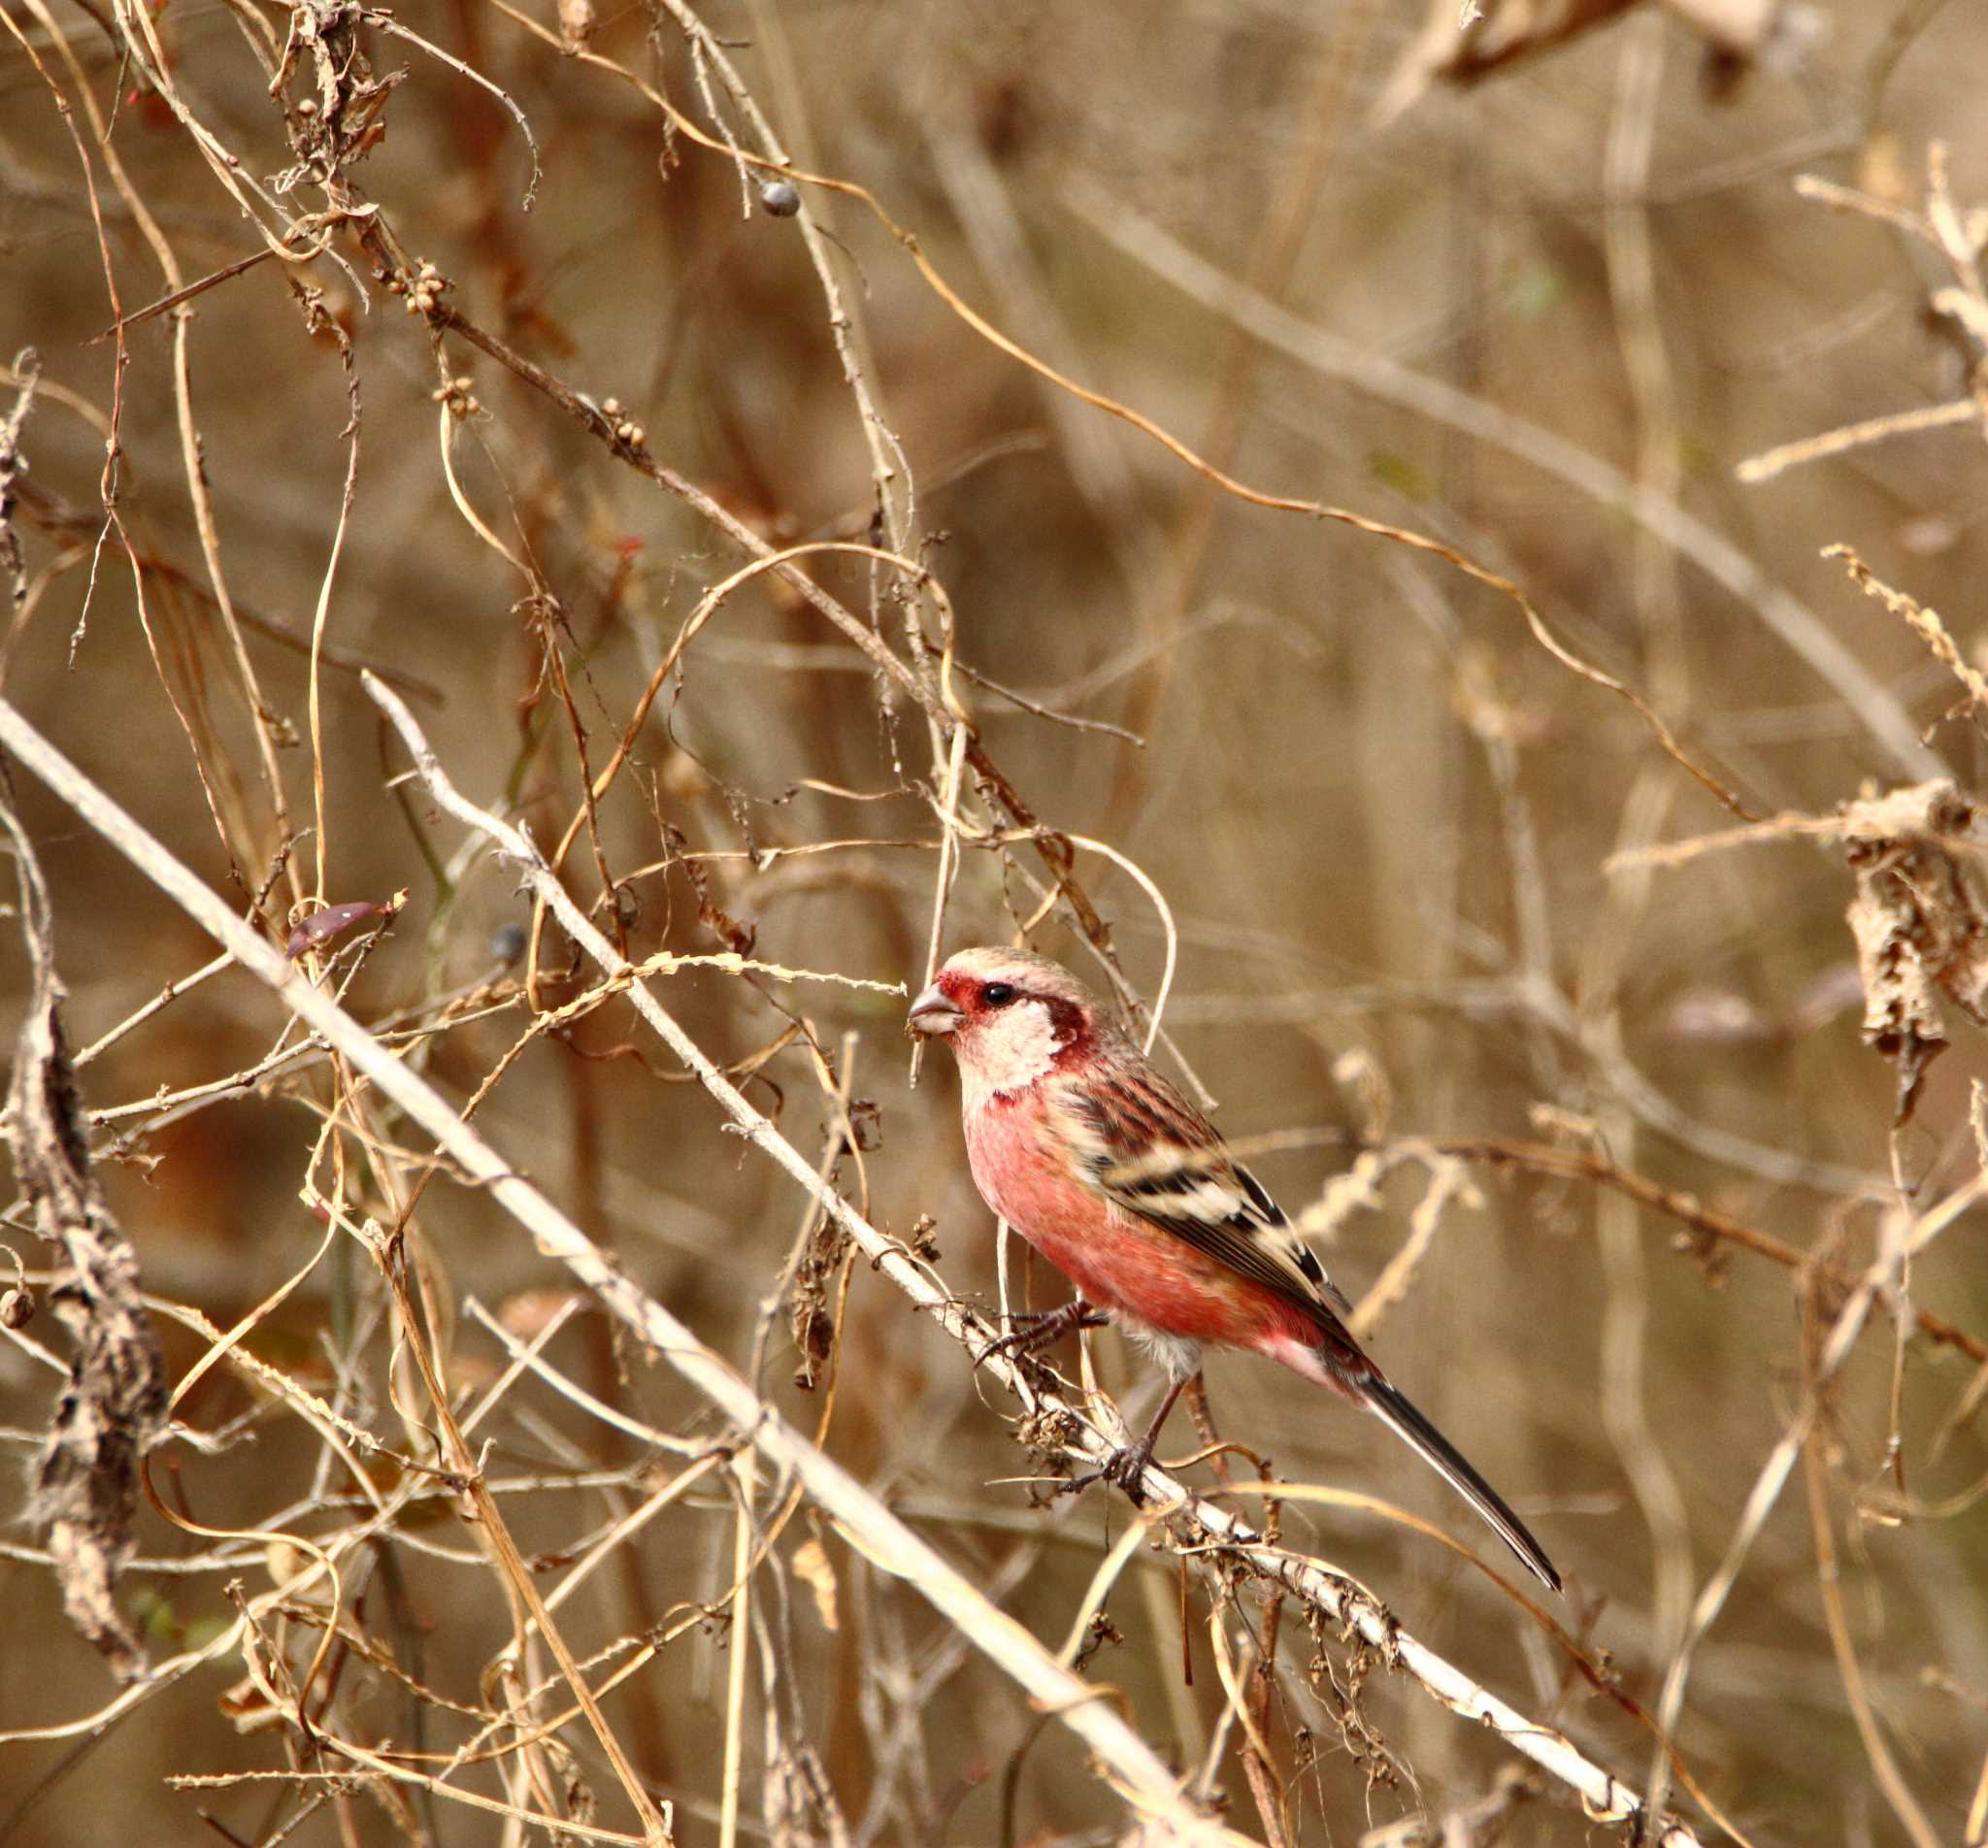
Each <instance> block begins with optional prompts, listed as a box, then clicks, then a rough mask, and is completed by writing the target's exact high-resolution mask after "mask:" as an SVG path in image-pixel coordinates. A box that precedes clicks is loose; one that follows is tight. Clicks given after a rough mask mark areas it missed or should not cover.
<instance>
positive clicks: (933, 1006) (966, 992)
mask: <svg viewBox="0 0 1988 1848" xmlns="http://www.w3.org/2000/svg"><path fill="white" fill-rule="evenodd" d="M1105 1021H1106V1016H1105V1014H1104V1012H1103V1009H1102V1007H1101V1005H1100V1003H1099V1001H1098V998H1097V997H1096V996H1095V995H1093V994H1092V993H1091V991H1090V990H1089V989H1088V988H1086V987H1085V986H1084V985H1083V983H1082V982H1080V981H1078V980H1077V977H1076V976H1075V975H1073V974H1071V973H1070V972H1069V971H1068V970H1067V969H1065V968H1064V967H1063V965H1062V964H1061V963H1053V962H1051V961H1050V960H1049V958H1048V957H1046V956H1038V955H1037V954H1036V953H1035V952H1034V951H1033V950H1026V949H963V950H960V951H958V952H957V953H956V954H954V955H953V956H951V957H949V958H947V960H946V962H945V965H944V968H943V969H941V970H940V972H939V974H938V975H937V976H936V977H935V978H934V980H933V983H932V985H931V987H929V988H928V989H926V990H925V992H924V993H923V994H922V995H920V996H919V997H918V998H917V1000H916V1001H914V1002H912V1003H911V1017H910V1019H909V1020H908V1021H907V1023H906V1024H907V1026H908V1027H909V1028H910V1030H911V1032H913V1033H928V1034H932V1035H934V1036H935V1037H942V1038H944V1040H946V1041H947V1043H948V1044H950V1045H951V1047H952V1049H953V1052H954V1053H955V1054H956V1055H957V1056H958V1059H959V1066H960V1074H961V1076H962V1077H963V1078H964V1079H965V1080H966V1083H967V1087H968V1101H969V1102H972V1100H973V1098H974V1096H975V1094H980V1095H985V1094H989V1093H1006V1092H1010V1091H1016V1090H1021V1089H1024V1088H1025V1087H1027V1086H1028V1085H1031V1084H1034V1083H1035V1082H1036V1081H1037V1080H1038V1079H1039V1078H1042V1077H1044V1075H1046V1074H1047V1073H1049V1072H1050V1071H1051V1070H1052V1069H1053V1068H1054V1067H1055V1066H1056V1065H1057V1064H1058V1063H1059V1062H1062V1061H1066V1060H1069V1059H1071V1058H1074V1057H1076V1056H1077V1055H1078V1053H1080V1052H1081V1050H1082V1049H1083V1048H1085V1047H1086V1046H1088V1045H1090V1044H1091V1043H1092V1042H1093V1041H1094V1040H1095V1039H1096V1038H1097V1035H1098V1033H1099V1031H1100V1026H1101V1023H1104V1022H1105Z"/></svg>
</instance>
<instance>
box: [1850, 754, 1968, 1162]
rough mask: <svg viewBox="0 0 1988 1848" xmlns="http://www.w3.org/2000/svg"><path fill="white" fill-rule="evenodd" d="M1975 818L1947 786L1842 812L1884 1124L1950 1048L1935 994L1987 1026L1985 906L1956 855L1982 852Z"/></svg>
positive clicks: (1928, 786) (1869, 799) (1906, 1113)
mask: <svg viewBox="0 0 1988 1848" xmlns="http://www.w3.org/2000/svg"><path fill="white" fill-rule="evenodd" d="M1980 818H1981V811H1980V809H1977V808H1976V807H1975V805H1974V804H1973V803H1972V802H1971V801H1969V800H1968V799H1967V798H1966V797H1964V796H1963V795H1962V794H1961V793H1960V791H1959V790H1958V789H1957V788H1956V787H1955V786H1954V785H1953V784H1952V783H1951V782H1946V781H1938V782H1930V783H1919V784H1916V785H1914V786H1913V787H1911V788H1909V789H1895V790H1892V791H1890V792H1889V793H1888V794H1885V795H1882V796H1876V795H1871V796H1866V797H1865V798H1864V799H1863V800H1861V801H1858V802H1854V803H1851V804H1849V805H1847V806H1846V807H1845V809H1843V821H1844V835H1845V838H1846V842H1847V846H1846V857H1847V859H1848V861H1849V865H1850V870H1851V872H1852V873H1854V874H1855V875H1856V876H1857V893H1856V896H1855V897H1854V898H1853V899H1852V900H1851V901H1850V908H1849V920H1850V933H1851V935H1852V936H1853V937H1854V938H1855V939H1856V943H1857V969H1858V973H1859V974H1860V976H1861V977H1862V979H1863V984H1864V1039H1865V1042H1866V1043H1867V1044H1868V1045H1872V1046H1874V1047H1876V1049H1877V1050H1878V1051H1879V1052H1881V1053H1882V1054H1883V1055H1884V1056H1885V1057H1886V1058H1887V1059H1889V1060H1890V1061H1891V1062H1892V1064H1893V1066H1894V1068H1895V1069H1896V1071H1897V1074H1898V1093H1897V1101H1896V1104H1895V1106H1894V1111H1893V1120H1894V1122H1896V1123H1899V1124H1903V1123H1905V1122H1906V1121H1907V1120H1908V1119H1909V1118H1910V1116H1911V1114H1912V1109H1913V1106H1915V1105H1916V1104H1917V1102H1918V1098H1919V1087H1920V1085H1921V1084H1922V1083H1923V1082H1924V1080H1925V1076H1926V1068H1927V1067H1928V1066H1930V1065H1931V1064H1932V1063H1933V1061H1934V1060H1935V1059H1937V1058H1938V1056H1939V1055H1940V1053H1941V1052H1943V1051H1945V1049H1946V1045H1947V1036H1946V1020H1945V1013H1944V1010H1943V1008H1942V1007H1941V1006H1940V998H1941V996H1944V997H1945V998H1946V999H1947V1000H1948V1001H1950V1002H1952V1003H1953V1004H1954V1005H1955V1006H1956V1007H1959V1008H1960V1009H1961V1010H1962V1012H1963V1013H1965V1014H1966V1015H1967V1016H1968V1018H1969V1019H1971V1021H1973V1022H1974V1024H1975V1025H1976V1026H1988V1011H1984V1003H1988V908H1984V906H1983V903H1982V893H1981V887H1980V881H1979V879H1978V877H1977V875H1975V873H1974V872H1973V871H1972V869H1971V867H1970V866H1969V864H1968V862H1967V860H1966V859H1965V858H1964V857H1963V855H1964V854H1965V852H1966V851H1967V849H1968V848H1969V846H1970V845H1979V844H1982V843H1983V841H1984V837H1982V836H1980V835H1978V834H1977V833H1976V829H1977V825H1978V823H1979V821H1980Z"/></svg>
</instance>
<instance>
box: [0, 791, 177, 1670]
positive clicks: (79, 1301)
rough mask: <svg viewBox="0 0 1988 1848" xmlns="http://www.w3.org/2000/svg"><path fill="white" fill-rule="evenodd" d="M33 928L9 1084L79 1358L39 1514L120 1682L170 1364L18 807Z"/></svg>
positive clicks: (17, 1147) (8, 820)
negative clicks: (68, 1006) (93, 1101)
mask: <svg viewBox="0 0 1988 1848" xmlns="http://www.w3.org/2000/svg"><path fill="white" fill-rule="evenodd" d="M0 823H4V824H5V826H6V828H7V830H8V832H9V833H11V834H12V835H13V837H14V843H15V853H16V859H17V868H18V871H19V876H20V889H21V920H22V922H21V928H22V932H23V935H24V936H25V937H26V940H27V950H28V958H29V962H30V965H31V970H32V979H31V987H30V994H29V1000H28V1006H27V1013H26V1018H25V1020H24V1021H23V1023H22V1025H21V1029H20V1038H19V1040H18V1041H17V1046H16V1051H15V1063H14V1077H13V1082H12V1084H11V1085H10V1087H9V1090H8V1111H9V1115H8V1124H7V1135H8V1139H9V1140H10V1141H11V1142H12V1144H13V1147H14V1167H15V1172H16V1173H17V1176H18V1177H19V1180H20V1185H21V1190H22V1192H23V1193H24V1194H25V1196H26V1198H27V1200H28V1203H29V1204H30V1205H32V1206H33V1208H34V1214H35V1230H36V1232H38V1233H39V1234H40V1235H41V1237H42V1238H45V1239H46V1240H48V1242H49V1243H50V1244H51V1245H53V1246H54V1247H55V1248H56V1251H57V1253H58V1254H59V1255H58V1257H57V1259H56V1262H55V1268H54V1275H53V1277H52V1278H51V1280H50V1286H49V1295H48V1301H49V1305H50V1308H52V1309H53V1310H54V1312H55V1316H56V1319H57V1320H58V1321H60V1322H61V1323H62V1325H63V1327H64V1328H66V1329H67V1330H68V1331H69V1334H70V1336H71V1337H72V1338H73V1339H74V1341H75V1344H76V1352H75V1355H74V1358H73V1359H72V1360H71V1362H70V1366H69V1380H68V1384H67V1385H66V1386H64V1388H63V1390H62V1395H61V1397H60V1398H59V1399H58V1400H57V1401H56V1403H55V1409H54V1413H53V1416H52V1417H51V1418H50V1424H49V1435H48V1436H47V1438H46V1439H45V1440H44V1442H43V1445H42V1451H41V1455H40V1456H39V1457H38V1458H37V1459H36V1460H35V1466H34V1470H33V1476H32V1480H31V1482H30V1485H29V1490H28V1498H27V1517H28V1520H29V1521H30V1523H31V1524H32V1525H34V1526H35V1527H37V1528H40V1529H45V1530H46V1531H47V1535H48V1544H49V1551H50V1554H51V1555H52V1556H53V1559H54V1562H55V1574H56V1577H57V1578H58V1579H59V1580H60V1581H61V1585H62V1604H63V1608H64V1609H65V1610H66V1611H67V1612H68V1614H69V1621H70V1622H71V1623H73V1624H74V1625H75V1626H76V1628H77V1629H78V1630H79V1631H80V1632H82V1634H83V1635H84V1636H85V1637H87V1638H88V1639H89V1641H90V1642H91V1643H92V1644H93V1645H94V1646H95V1647H96V1648H97V1649H99V1650H101V1651H102V1652H103V1654H104V1656H105V1657H106V1658H107V1659H108V1660H109V1662H110V1664H111V1667H112V1670H113V1671H114V1672H115V1673H116V1675H117V1676H118V1677H119V1679H121V1680H125V1681H130V1680H134V1679H136V1678H137V1677H138V1676H140V1675H142V1674H143V1673H144V1672H145V1668H146V1659H145V1652H144V1649H143V1648H142V1646H141V1645H140V1643H139V1641H138V1638H137V1636H136V1635H135V1634H133V1632H132V1630H131V1627H130V1626H129V1625H128V1624H127V1623H126V1622H125V1620H124V1617H123V1614H122V1613H121V1612H120V1611H119V1610H118V1608H117V1603H116V1596H115V1591H116V1580H117V1574H118V1572H119V1571H120V1570H121V1569H122V1568H123V1566H124V1562H125V1561H126V1560H128V1559H129V1558H130V1557H131V1547H132V1535H131V1519H132V1516H133V1514H134V1513H135V1512H136V1511H137V1505H138V1465H139V1459H140V1458H141V1457H143V1456H144V1455H145V1453H146V1451H147V1450H149V1448H150V1447H151V1445H152V1444H153V1443H154V1442H155V1441H156V1440H157V1438H158V1436H159V1434H160V1432H161V1431H162V1430H163V1428H164V1424H165V1411H166V1390H165V1366H164V1363H163V1361H162V1360H161V1358H160V1355H159V1348H158V1341H157V1338H156V1337H155V1336H154V1335H153V1332H152V1327H151V1323H150V1321H149V1318H148V1317H147V1315H146V1312H145V1308H144V1306H143V1304H141V1303H140V1302H139V1292H138V1258H137V1255H136V1254H135V1253H134V1252H133V1251H132V1249H131V1245H130V1242H129V1241H128V1240H127V1239H126V1238H125V1237H124V1235H123V1234H122V1233H121V1232H119V1231H118V1230H117V1226H116V1221H115V1220H113V1219H112V1217H111V1214H110V1210H109V1208H108V1207H107V1206H106V1205H104V1197H103V1193H102V1190H101V1189H100V1188H99V1187H98V1186H97V1181H96V1175H95V1174H94V1172H92V1170H91V1168H90V1159H89V1144H88V1141H87V1139H85V1137H84V1135H83V1115H82V1110H81V1108H80V1106H79V1105H78V1102H77V1096H76V1077H75V1073H73V1072H72V1071H71V1069H70V1065H69V1053H68V1048H67V1046H66V1045H65V1044H64V1041H63V1037H62V1019H61V1013H60V1006H59V1005H60V1003H61V1001H62V998H63V990H62V984H61V982H60V981H59V980H58V979H57V977H56V974H55V955H54V936H53V929H52V924H51V920H50V908H49V896H48V890H47V887H46V886H45V885H44V884H43V882H42V874H41V868H40V866H39V865H38V864H37V863H36V861H35V857H34V850H33V848H32V846H31V845H30V844H29V842H28V839H27V836H26V834H25V833H24V832H23V831H22V829H21V826H20V823H19V821H18V820H17V818H16V816H15V814H14V812H13V810H12V809H10V808H8V807H6V806H5V805H4V804H0Z"/></svg>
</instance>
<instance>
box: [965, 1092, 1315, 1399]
mask: <svg viewBox="0 0 1988 1848" xmlns="http://www.w3.org/2000/svg"><path fill="white" fill-rule="evenodd" d="M1041 1109H1042V1104H1041V1101H1040V1099H1039V1098H1038V1097H1036V1096H1035V1095H1033V1094H1030V1093H1021V1094H1019V1095H1014V1096H1007V1097H995V1098H992V1099H990V1100H989V1101H988V1102H987V1103H986V1104H984V1105H982V1106H980V1107H979V1108H978V1109H976V1110H973V1111H971V1112H969V1113H968V1115H967V1119H966V1137H967V1156H968V1160H969V1161H970V1162H971V1163H972V1165H973V1171H974V1181H975V1183H976V1185H977V1186H978V1188H979V1190H980V1193H981V1196H982V1197H983V1198H984V1199H985V1200H986V1202H987V1204H988V1205H990V1206H992V1207H993V1208H994V1210H995V1211H996V1212H998V1213H999V1214H1000V1215H1001V1216H1002V1217H1003V1218H1004V1219H1006V1220H1007V1221H1008V1223H1009V1224H1010V1225H1011V1226H1012V1227H1013V1228H1014V1229H1015V1231H1016V1232H1018V1233H1020V1234H1021V1236H1022V1237H1023V1238H1026V1239H1027V1240H1028V1241H1029V1243H1030V1244H1032V1245H1033V1246H1035V1248H1036V1249H1037V1250H1038V1251H1040V1252H1041V1253H1042V1254H1043V1256H1044V1257H1045V1258H1046V1259H1048V1261H1049V1262H1050V1263H1051V1264H1053V1265H1054V1266H1055V1267H1056V1269H1057V1270H1059V1271H1062V1272H1063V1274H1064V1275H1065V1276H1067V1277H1068V1278H1069V1279H1070V1280H1071V1282H1072V1283H1074V1284H1075V1285H1076V1286H1077V1289H1078V1291H1080V1292H1081V1293H1082V1295H1083V1296H1084V1298H1085V1299H1086V1300H1087V1301H1089V1302H1090V1303H1092V1304H1096V1305H1097V1307H1099V1308H1101V1309H1116V1310H1119V1311H1121V1312H1123V1313H1125V1314H1127V1315H1131V1316H1135V1317H1137V1318H1138V1319H1139V1320H1140V1321H1142V1322H1145V1323H1148V1324H1150V1325H1151V1326H1152V1327H1153V1328H1156V1329H1161V1330H1163V1331H1165V1332H1166V1333H1167V1334H1169V1335H1178V1336H1183V1337H1186V1338H1188V1339H1189V1340H1195V1341H1209V1342H1214V1343H1217V1344H1220V1345H1226V1346H1230V1347H1248V1348H1254V1349H1256V1350H1257V1351H1258V1352H1260V1353H1265V1354H1270V1355H1271V1356H1272V1357H1273V1358H1274V1359H1277V1360H1282V1361H1283V1362H1284V1364H1285V1365H1286V1366H1290V1365H1292V1362H1291V1361H1290V1360H1289V1359H1287V1358H1286V1353H1285V1352H1284V1351H1279V1350H1288V1349H1289V1348H1290V1347H1291V1345H1292V1344H1293V1343H1294V1342H1295V1343H1297V1344H1299V1345H1301V1346H1303V1347H1306V1348H1308V1349H1309V1347H1312V1346H1315V1345H1316V1343H1317V1338H1318V1337H1317V1331H1316V1330H1315V1329H1313V1328H1312V1327H1311V1325H1310V1323H1309V1321H1308V1320H1307V1319H1306V1317H1305V1316H1304V1314H1303V1313H1302V1312H1301V1311H1300V1310H1299V1309H1298V1308H1296V1307H1295V1306H1294V1305H1293V1304H1287V1303H1285V1302H1283V1301H1282V1300H1281V1299H1279V1298H1278V1297H1276V1296H1274V1295H1273V1294H1272V1293H1271V1292H1270V1291H1268V1290H1265V1289H1263V1288H1261V1287H1260V1286H1259V1285H1256V1284H1253V1283H1251V1282H1249V1281H1248V1280H1247V1279H1246V1278H1244V1277H1242V1276H1240V1275H1238V1274H1237V1273H1236V1272H1235V1271H1231V1270H1230V1269H1229V1268H1228V1267H1227V1266H1225V1265H1222V1264H1220V1263H1217V1262H1216V1261H1215V1260H1214V1259H1213V1258H1210V1257H1209V1256H1208V1255H1207V1254H1206V1253H1204V1252H1201V1251H1199V1250H1197V1249H1196V1248H1195V1247H1194V1246H1193V1245H1190V1244H1189V1243H1188V1242H1187V1241H1186V1240H1185V1239H1184V1238H1177V1237H1176V1236H1175V1235H1174V1234H1173V1233H1170V1232H1167V1231H1166V1230H1164V1229H1163V1228H1161V1227H1158V1226H1154V1225H1151V1224H1149V1223H1147V1222H1146V1221H1144V1220H1142V1219H1137V1218H1135V1217H1133V1216H1132V1215H1131V1214H1129V1213H1127V1212H1124V1211H1123V1210H1121V1209H1120V1208H1119V1207H1117V1206H1116V1205H1112V1204H1111V1203H1110V1201H1108V1200H1107V1199H1106V1198H1105V1197H1104V1195H1103V1194H1101V1193H1099V1192H1098V1191H1096V1190H1095V1189H1093V1188H1091V1187H1088V1186H1086V1185H1085V1184H1084V1182H1083V1180H1082V1179H1081V1178H1080V1176H1079V1174H1078V1173H1077V1172H1076V1171H1075V1170H1074V1169H1073V1168H1072V1167H1071V1166H1070V1164H1069V1163H1068V1162H1066V1161H1065V1159H1064V1158H1063V1157H1062V1155H1061V1153H1060V1151H1052V1150H1051V1149H1050V1148H1049V1145H1047V1144H1045V1142H1044V1138H1043V1135H1042V1131H1041V1121H1040V1112H1041ZM1304 1370H1308V1371H1309V1369H1304Z"/></svg>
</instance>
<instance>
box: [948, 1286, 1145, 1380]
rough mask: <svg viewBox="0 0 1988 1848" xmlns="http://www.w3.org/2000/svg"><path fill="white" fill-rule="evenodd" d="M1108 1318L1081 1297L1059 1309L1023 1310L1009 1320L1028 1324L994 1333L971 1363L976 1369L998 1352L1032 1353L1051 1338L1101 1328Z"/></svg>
mask: <svg viewBox="0 0 1988 1848" xmlns="http://www.w3.org/2000/svg"><path fill="white" fill-rule="evenodd" d="M1110 1319H1111V1318H1110V1316H1108V1315H1100V1314H1099V1313H1098V1311H1097V1310H1096V1309H1094V1308H1092V1307H1091V1305H1090V1304H1088V1303H1086V1302H1084V1301H1083V1300H1082V1299H1081V1298H1079V1299H1078V1300H1077V1301H1076V1302H1075V1303H1066V1304H1064V1305H1063V1306H1062V1307H1061V1308H1058V1309H1024V1310H1022V1311H1021V1313H1020V1314H1018V1315H1014V1316H1011V1318H1010V1320H1011V1321H1015V1322H1025V1323H1026V1324H1027V1325H1028V1326H1027V1327H1026V1328H1017V1329H1012V1330H1011V1331H1010V1332H1009V1333H1008V1334H1006V1335H1002V1336H997V1337H995V1338H994V1339H993V1340H991V1341H989V1342H988V1343H987V1345H986V1346H985V1347H983V1348H981V1350H980V1351H979V1352H978V1353H977V1354H976V1355H975V1356H974V1365H975V1367H979V1366H981V1365H982V1364H983V1363H984V1362H986V1361H990V1360H992V1359H993V1358H994V1356H995V1355H997V1354H1009V1355H1012V1356H1014V1357H1015V1358H1016V1359H1020V1358H1021V1357H1022V1356H1023V1355H1026V1354H1033V1353H1035V1352H1036V1350H1037V1349H1038V1348H1043V1347H1047V1346H1048V1345H1049V1344H1050V1343H1051V1342H1052V1341H1060V1340H1061V1339H1062V1338H1063V1337H1064V1336H1066V1335H1068V1334H1070V1333H1071V1331H1072V1330H1074V1329H1087V1328H1104V1327H1105V1326H1106V1325H1107V1324H1108V1323H1109V1322H1110Z"/></svg>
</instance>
